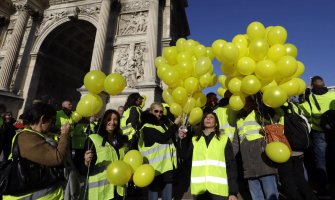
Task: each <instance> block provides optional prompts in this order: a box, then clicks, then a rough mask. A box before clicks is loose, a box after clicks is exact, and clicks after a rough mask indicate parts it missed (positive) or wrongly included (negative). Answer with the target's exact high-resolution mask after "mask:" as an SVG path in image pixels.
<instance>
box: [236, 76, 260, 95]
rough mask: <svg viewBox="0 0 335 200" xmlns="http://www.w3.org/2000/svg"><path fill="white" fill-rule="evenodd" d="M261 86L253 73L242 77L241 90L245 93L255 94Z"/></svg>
mask: <svg viewBox="0 0 335 200" xmlns="http://www.w3.org/2000/svg"><path fill="white" fill-rule="evenodd" d="M261 87H262V84H261V82H260V81H259V80H258V78H257V77H256V76H255V75H248V76H245V77H244V78H243V79H242V82H241V91H242V92H244V93H245V94H256V93H257V92H258V91H259V90H260V89H261Z"/></svg>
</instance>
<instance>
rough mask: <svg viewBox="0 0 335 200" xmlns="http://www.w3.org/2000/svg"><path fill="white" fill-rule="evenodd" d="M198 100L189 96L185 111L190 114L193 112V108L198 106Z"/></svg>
mask: <svg viewBox="0 0 335 200" xmlns="http://www.w3.org/2000/svg"><path fill="white" fill-rule="evenodd" d="M196 103H197V102H196V100H195V99H194V98H192V97H189V98H188V99H187V101H186V103H185V105H184V107H183V111H184V113H186V114H189V113H190V112H191V110H192V109H193V108H194V107H196Z"/></svg>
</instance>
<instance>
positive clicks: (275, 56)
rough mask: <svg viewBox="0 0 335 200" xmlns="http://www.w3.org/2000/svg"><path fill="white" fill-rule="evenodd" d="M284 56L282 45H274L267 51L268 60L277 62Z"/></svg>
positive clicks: (284, 50)
mask: <svg viewBox="0 0 335 200" xmlns="http://www.w3.org/2000/svg"><path fill="white" fill-rule="evenodd" d="M285 55H286V49H285V47H284V45H282V44H274V45H273V46H271V47H270V49H269V51H268V59H270V60H272V61H273V62H277V61H278V60H279V59H280V58H281V57H283V56H285Z"/></svg>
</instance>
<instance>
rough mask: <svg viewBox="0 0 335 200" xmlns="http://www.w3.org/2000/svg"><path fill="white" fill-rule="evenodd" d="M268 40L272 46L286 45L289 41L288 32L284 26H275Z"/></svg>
mask: <svg viewBox="0 0 335 200" xmlns="http://www.w3.org/2000/svg"><path fill="white" fill-rule="evenodd" d="M267 39H268V42H269V44H270V45H274V44H284V43H285V42H286V39H287V31H286V29H285V28H284V27H282V26H275V27H273V28H272V29H271V30H270V31H269V33H268V35H267Z"/></svg>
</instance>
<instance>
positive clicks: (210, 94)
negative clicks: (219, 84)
mask: <svg viewBox="0 0 335 200" xmlns="http://www.w3.org/2000/svg"><path fill="white" fill-rule="evenodd" d="M213 95H215V96H216V94H215V93H214V92H210V93H208V94H207V95H206V97H207V98H208V97H210V96H213Z"/></svg>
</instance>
